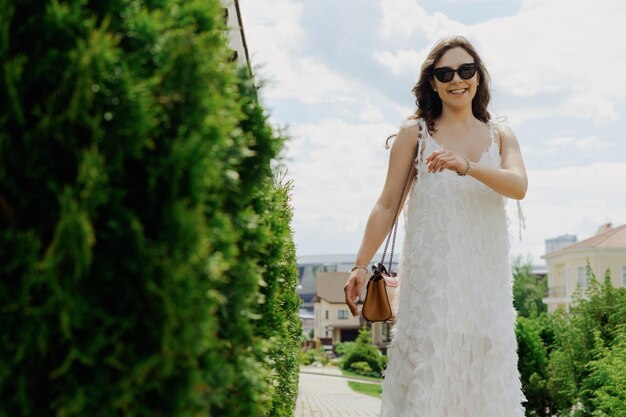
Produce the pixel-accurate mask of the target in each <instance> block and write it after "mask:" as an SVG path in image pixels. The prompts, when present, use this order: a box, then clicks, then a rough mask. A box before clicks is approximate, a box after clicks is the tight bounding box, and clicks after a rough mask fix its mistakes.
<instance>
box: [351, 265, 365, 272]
mask: <svg viewBox="0 0 626 417" xmlns="http://www.w3.org/2000/svg"><path fill="white" fill-rule="evenodd" d="M359 268H362V269H365V272H367V267H366V266H363V265H357V266H355V267H352V269H351V270H350V273H352V272H354V270H355V269H359Z"/></svg>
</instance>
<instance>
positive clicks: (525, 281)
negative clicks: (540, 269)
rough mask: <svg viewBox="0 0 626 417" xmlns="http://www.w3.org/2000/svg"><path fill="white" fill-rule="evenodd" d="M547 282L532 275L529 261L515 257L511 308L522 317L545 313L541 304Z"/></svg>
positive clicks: (545, 309) (544, 308)
mask: <svg viewBox="0 0 626 417" xmlns="http://www.w3.org/2000/svg"><path fill="white" fill-rule="evenodd" d="M546 289H547V280H546V279H545V278H537V277H536V276H535V275H533V273H532V265H531V263H530V262H529V261H526V262H524V261H522V258H521V257H517V258H516V259H515V261H514V263H513V307H515V310H517V312H518V314H520V315H521V316H523V317H534V316H536V315H538V314H541V313H545V312H547V306H546V305H545V304H544V302H543V297H544V293H545V291H546Z"/></svg>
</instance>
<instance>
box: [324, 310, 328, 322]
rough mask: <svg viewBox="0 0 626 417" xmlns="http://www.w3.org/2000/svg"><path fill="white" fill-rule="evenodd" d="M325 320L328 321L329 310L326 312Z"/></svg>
mask: <svg viewBox="0 0 626 417" xmlns="http://www.w3.org/2000/svg"><path fill="white" fill-rule="evenodd" d="M324 318H325V319H326V320H328V310H326V314H325V315H324Z"/></svg>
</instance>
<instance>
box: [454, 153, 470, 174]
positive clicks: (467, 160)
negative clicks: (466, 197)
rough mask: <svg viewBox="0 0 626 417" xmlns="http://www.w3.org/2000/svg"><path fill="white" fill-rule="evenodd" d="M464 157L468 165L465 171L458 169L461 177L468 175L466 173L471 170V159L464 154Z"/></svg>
mask: <svg viewBox="0 0 626 417" xmlns="http://www.w3.org/2000/svg"><path fill="white" fill-rule="evenodd" d="M464 158H465V164H466V166H465V172H459V171H457V172H456V175H458V176H459V177H464V176H466V175H467V173H468V172H469V170H470V161H469V159H467V157H466V156H464Z"/></svg>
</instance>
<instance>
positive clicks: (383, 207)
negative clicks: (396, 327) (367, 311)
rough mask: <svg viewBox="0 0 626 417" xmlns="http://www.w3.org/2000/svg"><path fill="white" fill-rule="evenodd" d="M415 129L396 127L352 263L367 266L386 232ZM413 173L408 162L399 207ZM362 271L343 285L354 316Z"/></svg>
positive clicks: (404, 197) (392, 213)
mask: <svg viewBox="0 0 626 417" xmlns="http://www.w3.org/2000/svg"><path fill="white" fill-rule="evenodd" d="M418 133H419V127H418V126H417V125H413V126H407V127H404V128H402V129H400V131H399V132H398V135H397V136H396V139H395V140H394V142H393V146H392V147H391V154H390V155H389V167H388V168H387V178H386V179H385V185H384V187H383V190H382V192H381V194H380V196H379V197H378V200H377V201H376V204H374V208H373V209H372V211H371V213H370V215H369V218H368V220H367V225H366V227H365V232H364V234H363V239H362V241H361V247H360V248H359V252H358V254H357V257H356V265H364V266H368V265H369V263H370V262H371V260H372V258H373V257H374V255H375V254H376V251H377V250H378V248H379V247H380V245H381V244H382V242H383V240H384V239H385V237H386V236H387V233H389V229H390V228H391V224H392V222H393V215H394V214H395V212H396V208H397V207H398V200H399V199H400V193H401V192H402V186H403V185H404V180H405V179H406V176H407V172H408V170H409V166H411V160H412V159H413V155H414V154H415V146H416V145H417V137H418ZM414 177H415V167H413V166H411V173H410V174H409V180H408V182H407V186H406V189H405V191H404V195H403V197H402V202H401V203H400V209H402V207H403V206H404V201H405V200H406V197H407V195H408V191H409V189H410V187H411V183H412V182H413V178H414ZM398 216H399V214H398ZM366 275H367V271H365V270H363V269H361V268H359V269H355V270H354V271H353V272H352V274H350V278H348V282H347V283H346V285H345V286H344V293H345V297H346V304H348V307H350V311H351V312H352V314H353V315H354V316H357V315H358V314H359V309H358V307H357V305H356V303H357V302H358V299H357V297H360V296H361V292H362V290H363V285H364V284H365V278H366Z"/></svg>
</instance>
